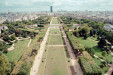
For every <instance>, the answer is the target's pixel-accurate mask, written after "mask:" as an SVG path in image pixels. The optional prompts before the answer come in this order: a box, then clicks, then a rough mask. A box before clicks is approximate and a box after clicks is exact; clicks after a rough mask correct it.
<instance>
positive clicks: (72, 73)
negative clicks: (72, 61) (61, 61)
mask: <svg viewBox="0 0 113 75" xmlns="http://www.w3.org/2000/svg"><path fill="white" fill-rule="evenodd" d="M70 70H71V75H77V73H76V72H75V71H74V68H73V66H70Z"/></svg>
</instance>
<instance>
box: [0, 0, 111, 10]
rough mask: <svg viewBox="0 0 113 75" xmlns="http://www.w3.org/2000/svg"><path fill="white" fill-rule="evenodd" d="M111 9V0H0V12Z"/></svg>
mask: <svg viewBox="0 0 113 75" xmlns="http://www.w3.org/2000/svg"><path fill="white" fill-rule="evenodd" d="M50 6H53V11H61V10H64V11H79V10H80V11H84V10H90V11H113V0H0V12H8V10H10V11H12V12H37V11H50Z"/></svg>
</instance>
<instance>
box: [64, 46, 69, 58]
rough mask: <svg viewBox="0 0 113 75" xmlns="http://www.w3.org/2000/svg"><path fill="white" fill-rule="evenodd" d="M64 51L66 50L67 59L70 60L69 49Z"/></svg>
mask: <svg viewBox="0 0 113 75" xmlns="http://www.w3.org/2000/svg"><path fill="white" fill-rule="evenodd" d="M64 49H65V52H66V57H67V58H70V55H69V53H68V50H67V47H64Z"/></svg>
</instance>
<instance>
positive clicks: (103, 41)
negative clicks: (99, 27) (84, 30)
mask: <svg viewBox="0 0 113 75" xmlns="http://www.w3.org/2000/svg"><path fill="white" fill-rule="evenodd" d="M104 46H106V41H105V37H102V38H101V39H100V41H99V42H98V47H99V48H104Z"/></svg>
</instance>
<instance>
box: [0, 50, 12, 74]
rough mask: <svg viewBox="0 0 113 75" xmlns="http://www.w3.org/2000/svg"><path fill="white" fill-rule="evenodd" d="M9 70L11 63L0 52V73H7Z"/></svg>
mask: <svg viewBox="0 0 113 75" xmlns="http://www.w3.org/2000/svg"><path fill="white" fill-rule="evenodd" d="M10 71H11V64H10V63H9V61H8V59H7V58H6V57H5V55H3V54H2V53H1V52H0V75H7V74H9V73H10Z"/></svg>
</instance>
